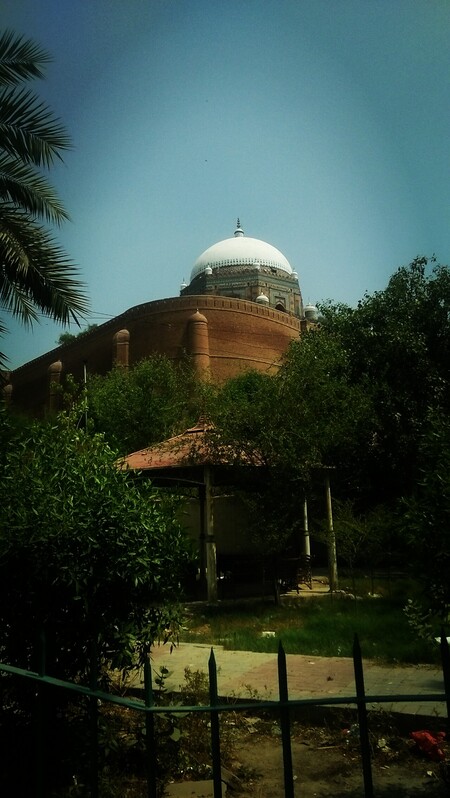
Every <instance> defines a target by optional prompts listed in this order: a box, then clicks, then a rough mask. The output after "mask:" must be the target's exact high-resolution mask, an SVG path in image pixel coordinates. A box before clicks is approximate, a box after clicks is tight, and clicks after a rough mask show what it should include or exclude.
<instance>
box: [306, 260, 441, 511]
mask: <svg viewBox="0 0 450 798" xmlns="http://www.w3.org/2000/svg"><path fill="white" fill-rule="evenodd" d="M321 311H322V319H321V323H322V328H323V329H325V330H326V331H328V332H329V333H330V335H332V336H335V337H336V338H337V340H339V341H340V342H341V345H342V347H343V348H344V350H345V352H346V353H347V357H348V364H349V379H350V381H351V382H352V384H355V385H360V386H361V388H362V389H363V390H364V391H365V392H366V394H367V396H368V397H371V400H372V402H373V406H374V408H375V411H376V424H375V426H374V427H373V440H372V445H371V446H369V447H367V448H366V450H365V452H364V450H362V449H361V450H360V460H359V465H360V477H359V478H360V480H361V482H362V483H363V484H364V491H365V492H366V501H367V502H368V503H369V504H377V503H379V501H380V498H383V500H384V501H391V502H395V501H396V500H397V499H398V498H399V497H400V496H403V495H407V494H410V493H411V492H412V491H413V490H414V486H415V484H416V483H417V480H418V478H419V471H418V463H419V461H418V444H419V440H420V436H421V433H422V431H423V429H424V424H425V423H426V419H427V414H428V410H429V408H430V407H434V408H442V409H447V410H448V409H450V271H449V270H448V268H447V267H445V266H437V265H433V266H432V268H431V269H430V263H429V261H428V260H427V259H426V258H417V259H416V260H415V261H413V262H412V263H411V264H410V265H409V266H405V267H402V268H400V269H398V271H397V272H396V273H395V274H394V275H393V276H392V277H391V279H390V280H389V283H388V285H387V287H386V289H385V290H384V291H378V292H375V293H374V294H373V295H366V296H365V297H364V298H363V299H362V300H361V301H360V302H359V303H358V306H357V307H356V308H350V307H347V306H344V305H338V306H333V305H325V306H323V307H322V308H321Z"/></svg>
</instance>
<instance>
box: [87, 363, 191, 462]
mask: <svg viewBox="0 0 450 798" xmlns="http://www.w3.org/2000/svg"><path fill="white" fill-rule="evenodd" d="M195 390H196V388H195V382H194V380H193V376H192V374H191V372H190V370H189V369H188V368H187V367H184V366H178V365H174V364H173V363H172V361H171V360H169V358H167V357H165V356H163V355H155V356H154V357H151V358H147V359H145V360H142V361H140V362H139V363H137V364H136V365H134V366H133V367H132V368H130V369H129V370H124V369H121V368H116V369H113V370H112V371H110V372H109V374H107V375H106V376H95V375H94V376H90V377H89V380H88V389H87V403H88V415H89V419H90V421H91V423H92V424H93V426H94V429H95V430H96V431H98V432H103V433H104V435H105V437H106V440H107V441H108V443H109V444H110V445H111V446H112V447H113V448H116V449H118V450H119V451H120V453H121V454H128V453H129V452H133V451H137V450H138V449H143V448H144V447H145V446H150V444H152V443H155V442H157V441H162V440H164V439H165V438H168V437H170V436H171V435H174V434H176V433H178V432H180V431H181V430H183V429H184V428H185V427H186V426H188V425H189V423H192V422H193V421H194V420H196V419H195V418H193V416H195V413H196V410H195V407H196V404H195Z"/></svg>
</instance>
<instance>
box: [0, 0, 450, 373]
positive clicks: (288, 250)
mask: <svg viewBox="0 0 450 798" xmlns="http://www.w3.org/2000/svg"><path fill="white" fill-rule="evenodd" d="M1 20H2V28H9V29H13V30H14V31H16V32H18V33H21V34H23V35H25V36H29V37H32V38H34V39H35V40H36V41H37V42H39V43H40V44H41V45H42V46H43V47H44V48H46V49H47V50H48V51H49V52H50V53H51V55H52V57H53V62H52V63H51V64H50V65H49V66H48V68H47V77H46V80H45V81H38V82H36V83H35V84H34V88H35V89H36V90H37V91H38V92H39V94H40V96H41V97H43V98H44V99H45V100H46V101H47V102H48V103H49V104H50V105H51V106H52V108H53V110H54V111H55V113H57V115H58V116H59V117H60V118H61V119H62V120H63V121H64V123H65V125H66V127H67V128H68V130H69V132H70V134H71V137H72V140H73V144H74V146H73V149H72V150H71V151H70V152H69V153H67V155H66V157H65V162H64V165H61V166H58V167H57V168H55V169H54V170H53V171H52V173H51V180H52V182H53V184H54V185H55V186H56V187H57V188H58V190H59V193H60V195H61V197H62V199H63V200H64V202H65V204H66V207H67V209H68V210H69V213H70V215H71V218H72V221H71V222H70V223H69V224H66V225H64V227H63V228H62V229H61V230H60V231H58V233H57V237H58V240H59V241H60V243H61V244H62V245H63V246H64V247H65V249H66V250H67V251H68V253H69V254H70V256H71V257H72V258H73V260H74V261H75V262H76V263H77V264H78V266H79V270H80V274H81V277H82V279H83V280H84V281H85V283H86V286H87V292H88V295H89V298H90V304H91V315H90V316H89V318H88V319H87V321H86V323H101V322H102V321H105V320H106V319H107V318H109V317H111V316H115V315H117V314H118V313H121V312H123V311H125V310H127V309H128V308H130V307H132V306H134V305H137V304H139V303H142V302H148V301H151V300H154V299H159V298H163V297H168V296H177V295H178V293H179V286H180V283H181V281H182V279H183V278H186V279H188V278H189V275H190V271H191V268H192V265H193V263H194V261H195V260H196V258H197V257H198V255H199V254H200V253H201V252H202V251H203V250H204V249H206V248H207V247H208V246H210V245H211V244H213V243H214V242H215V241H218V240H220V239H222V238H227V237H229V236H231V235H232V234H233V231H234V227H235V223H236V218H237V217H238V216H239V217H240V219H241V222H242V226H243V228H244V230H245V232H246V234H247V235H249V236H252V237H254V238H261V239H263V240H266V241H268V242H270V243H271V244H273V245H274V246H276V247H277V248H278V249H280V250H281V251H282V252H283V254H284V255H285V256H286V257H287V258H288V260H289V261H290V263H291V265H292V266H293V268H295V269H296V270H297V271H298V274H299V279H300V285H301V288H302V293H303V297H304V300H305V301H311V302H318V301H320V300H324V299H327V298H330V299H333V300H335V301H340V302H347V303H349V304H355V303H356V302H357V301H358V299H360V298H361V297H362V296H363V294H364V292H365V291H368V292H369V293H372V292H373V291H375V290H378V289H382V288H384V287H385V285H386V283H387V280H388V279H389V276H390V275H391V274H392V273H393V272H394V271H395V269H396V268H397V267H398V266H401V265H403V264H406V263H409V262H410V261H411V260H412V259H413V258H414V257H415V256H416V255H419V254H420V255H422V254H423V255H432V254H436V257H437V258H438V260H439V261H440V262H442V263H448V262H449V261H450V175H449V163H450V47H449V44H448V42H449V39H450V3H449V2H448V1H447V0H427V1H426V2H425V0H420V2H419V0H373V1H372V0H334V1H333V0H239V1H238V0H221V2H218V1H217V0H153V2H151V1H150V0H128V1H127V2H123V0H3V1H2V9H1ZM6 321H7V324H8V326H9V329H10V334H9V335H7V336H6V338H5V339H4V340H3V341H1V342H0V344H1V345H0V348H1V349H2V350H3V351H5V352H6V354H7V355H8V356H9V359H10V363H9V365H10V367H11V368H15V367H17V366H19V365H21V364H22V363H24V362H26V361H28V360H30V359H31V358H34V357H37V356H38V355H40V354H43V353H44V352H46V351H47V350H49V349H51V348H53V347H54V346H55V345H56V341H57V338H58V336H59V334H60V332H62V328H61V327H60V326H58V325H55V324H54V323H53V322H51V321H49V320H48V319H42V322H41V323H40V324H39V325H36V326H35V327H34V328H33V330H32V331H31V332H30V331H26V330H23V329H22V328H21V327H20V326H19V325H18V324H17V323H15V322H14V321H13V320H10V319H6ZM71 331H73V332H76V331H77V328H75V327H74V328H71Z"/></svg>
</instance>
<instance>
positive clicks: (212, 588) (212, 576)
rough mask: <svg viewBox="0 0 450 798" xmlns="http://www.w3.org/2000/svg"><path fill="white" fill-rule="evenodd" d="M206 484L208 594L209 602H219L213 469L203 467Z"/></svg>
mask: <svg viewBox="0 0 450 798" xmlns="http://www.w3.org/2000/svg"><path fill="white" fill-rule="evenodd" d="M203 477H204V483H205V502H204V526H203V528H204V530H205V549H206V557H205V559H206V594H207V598H208V601H217V552H216V541H215V538H214V510H213V496H212V484H211V469H210V467H209V466H208V465H205V466H204V467H203Z"/></svg>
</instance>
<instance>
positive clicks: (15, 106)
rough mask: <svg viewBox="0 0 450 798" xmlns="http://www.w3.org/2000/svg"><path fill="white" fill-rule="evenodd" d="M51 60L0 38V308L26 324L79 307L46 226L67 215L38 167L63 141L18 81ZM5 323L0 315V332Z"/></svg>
mask: <svg viewBox="0 0 450 798" xmlns="http://www.w3.org/2000/svg"><path fill="white" fill-rule="evenodd" d="M50 60H51V59H50V58H49V56H48V55H47V53H46V52H44V51H43V50H42V49H41V48H40V47H39V46H38V45H36V44H35V43H34V42H33V41H31V40H27V39H24V38H23V37H21V36H18V35H16V34H14V33H12V32H9V31H8V32H6V33H4V34H3V35H1V36H0V308H3V309H4V310H6V311H7V312H9V313H12V314H13V315H14V316H16V317H19V318H20V319H21V320H22V321H23V322H24V324H32V322H33V321H35V320H37V319H38V314H39V313H42V314H44V315H46V316H49V317H50V318H52V319H54V320H55V321H60V322H62V323H64V324H67V323H68V322H69V321H71V320H72V321H76V322H77V323H78V320H79V318H80V317H81V316H83V315H84V313H85V312H86V310H87V300H86V297H85V295H84V293H83V289H82V284H81V283H80V282H79V280H78V279H77V277H76V274H77V270H76V268H75V266H74V264H73V263H72V261H71V260H70V259H69V258H68V256H67V255H66V253H65V252H64V251H63V249H61V247H60V246H59V245H58V244H57V243H56V241H55V240H54V239H53V237H52V233H51V230H49V229H48V227H47V226H46V225H45V224H42V222H45V223H47V225H60V224H61V222H63V221H65V220H66V219H68V214H67V212H66V211H65V209H64V207H63V205H62V203H61V202H60V200H59V198H58V196H57V194H56V192H55V191H54V189H53V188H52V186H51V185H50V184H49V182H48V180H47V178H46V175H45V171H47V170H49V169H50V167H51V166H52V164H53V163H54V162H55V160H56V159H60V160H62V156H61V151H64V150H66V149H68V148H69V147H70V139H69V137H68V135H67V133H66V131H65V129H64V127H63V126H62V124H61V123H60V121H59V120H58V119H56V118H55V117H54V116H53V113H52V112H51V110H50V109H49V108H48V106H47V105H45V103H43V102H41V101H40V99H39V97H38V96H37V95H36V94H34V93H33V92H32V91H30V90H29V89H28V88H27V86H26V85H25V86H24V84H26V83H27V81H29V80H30V79H32V78H42V77H43V71H42V68H43V67H44V66H45V64H47V63H48V62H49V61H50ZM4 331H5V326H4V325H3V324H2V322H1V321H0V334H1V333H2V332H4Z"/></svg>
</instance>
